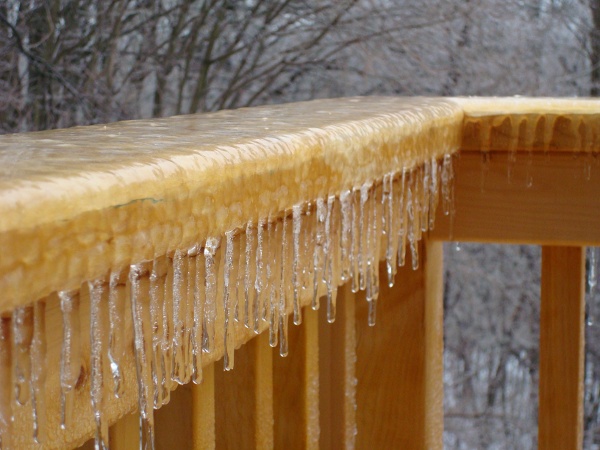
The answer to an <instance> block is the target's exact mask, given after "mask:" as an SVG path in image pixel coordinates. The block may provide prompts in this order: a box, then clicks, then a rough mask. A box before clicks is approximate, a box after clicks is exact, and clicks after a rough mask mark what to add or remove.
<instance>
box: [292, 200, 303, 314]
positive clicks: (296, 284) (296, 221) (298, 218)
mask: <svg viewBox="0 0 600 450" xmlns="http://www.w3.org/2000/svg"><path fill="white" fill-rule="evenodd" d="M301 231H302V205H294V206H293V207H292V235H293V238H292V240H293V242H292V245H293V251H294V253H293V258H292V259H293V262H292V285H293V289H294V300H293V301H294V325H300V324H301V323H302V308H301V307H300V286H301V284H300V273H299V265H300V232H301Z"/></svg>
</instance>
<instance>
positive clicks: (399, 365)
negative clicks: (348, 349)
mask: <svg viewBox="0 0 600 450" xmlns="http://www.w3.org/2000/svg"><path fill="white" fill-rule="evenodd" d="M420 248H421V252H422V254H421V258H422V259H421V260H422V266H421V267H420V268H419V269H418V270H416V271H413V270H412V268H410V267H409V266H410V260H409V261H408V262H407V265H406V266H405V267H403V268H401V269H400V270H399V271H398V274H397V275H396V281H395V284H394V287H392V288H388V287H387V285H385V283H382V286H381V292H380V296H379V302H378V306H377V325H376V326H375V327H373V328H371V327H369V326H368V324H367V314H368V306H367V302H366V300H365V299H364V296H363V295H357V298H356V301H357V304H356V310H357V315H356V320H357V322H356V327H357V336H358V348H357V358H358V359H357V369H356V371H357V377H358V386H357V403H358V409H357V423H358V436H357V447H358V448H364V449H367V448H407V449H408V448H409V449H442V446H443V441H442V433H443V417H444V409H443V296H442V288H443V270H442V244H441V243H440V242H426V243H425V244H424V245H421V246H420ZM381 268H382V269H383V268H384V266H383V265H382V266H381ZM383 275H384V274H383V273H382V277H381V278H382V280H385V277H384V276H383Z"/></svg>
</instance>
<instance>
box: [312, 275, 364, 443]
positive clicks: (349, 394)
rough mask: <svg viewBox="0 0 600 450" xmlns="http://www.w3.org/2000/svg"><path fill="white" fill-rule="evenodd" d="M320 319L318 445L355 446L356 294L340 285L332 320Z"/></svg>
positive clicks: (323, 316) (322, 314) (346, 285)
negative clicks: (319, 431)
mask: <svg viewBox="0 0 600 450" xmlns="http://www.w3.org/2000/svg"><path fill="white" fill-rule="evenodd" d="M320 316H321V317H320V319H319V320H320V322H319V368H320V369H319V372H320V374H319V390H320V392H319V403H320V408H319V409H320V411H319V415H320V429H321V436H320V448H322V449H327V448H354V444H355V439H356V409H355V408H356V329H355V295H354V294H353V293H352V291H351V288H350V284H349V283H346V284H345V285H344V286H340V288H339V291H338V299H337V317H336V319H335V322H334V323H332V324H330V323H327V320H326V316H327V311H326V308H321V312H320Z"/></svg>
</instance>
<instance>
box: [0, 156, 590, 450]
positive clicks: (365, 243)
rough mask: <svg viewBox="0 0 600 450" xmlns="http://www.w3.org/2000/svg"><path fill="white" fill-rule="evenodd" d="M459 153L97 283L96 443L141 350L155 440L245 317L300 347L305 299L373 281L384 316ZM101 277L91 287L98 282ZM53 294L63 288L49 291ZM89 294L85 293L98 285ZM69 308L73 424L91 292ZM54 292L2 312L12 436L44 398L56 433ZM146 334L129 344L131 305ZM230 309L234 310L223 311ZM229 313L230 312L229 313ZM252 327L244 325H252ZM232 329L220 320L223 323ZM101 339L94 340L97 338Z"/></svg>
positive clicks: (0, 354) (145, 409)
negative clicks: (49, 392)
mask: <svg viewBox="0 0 600 450" xmlns="http://www.w3.org/2000/svg"><path fill="white" fill-rule="evenodd" d="M452 159H453V158H452V155H450V154H448V155H445V156H444V157H443V159H442V160H441V161H438V160H437V159H435V158H432V159H430V160H427V161H425V162H424V163H423V164H422V165H421V166H418V167H407V168H401V169H400V170H398V171H391V172H388V173H386V174H384V175H383V177H382V178H381V179H379V180H368V181H366V182H365V183H363V184H362V185H360V186H353V187H351V188H350V189H345V190H342V191H341V192H339V193H329V194H327V195H324V196H322V197H319V198H317V199H316V201H314V202H304V203H298V204H296V205H293V206H292V208H291V211H290V210H288V211H286V212H282V213H281V214H279V215H275V214H271V215H269V216H268V217H262V218H258V220H257V221H249V222H248V223H246V224H245V225H244V226H242V227H239V228H236V229H232V230H229V231H227V232H226V233H224V235H222V236H210V237H208V238H206V239H205V240H199V241H197V243H196V244H195V245H192V246H191V247H188V248H185V249H174V250H173V251H171V252H169V253H167V254H166V255H161V256H157V257H156V258H155V259H153V260H152V261H147V262H143V263H139V264H132V265H131V266H129V267H122V268H116V269H113V270H112V271H111V272H110V273H107V274H106V275H105V276H102V277H99V278H97V279H94V280H91V281H89V282H87V283H84V285H83V288H82V289H84V294H86V293H87V292H89V307H90V316H89V317H90V334H89V339H90V341H89V344H90V345H89V347H90V378H89V382H90V391H89V393H90V403H91V406H92V411H93V417H94V420H95V424H96V440H95V443H96V448H98V449H103V448H107V447H108V421H107V420H106V418H105V414H106V406H107V404H108V402H109V400H110V397H111V396H115V397H122V396H123V394H124V392H125V384H124V383H125V381H124V373H123V370H124V366H123V364H124V361H125V358H127V357H129V356H130V355H128V352H131V348H133V352H134V353H133V356H134V360H135V367H136V373H137V385H138V402H139V404H138V406H139V411H140V443H141V444H140V445H141V448H143V449H152V448H154V416H153V410H154V409H156V408H160V407H161V406H162V405H164V404H166V403H168V402H169V399H170V391H171V390H173V389H174V388H175V387H176V385H177V384H184V383H188V382H189V381H193V382H194V383H200V382H202V379H203V375H202V366H203V353H214V352H215V351H216V350H217V347H218V349H219V351H220V345H219V344H216V343H215V339H216V336H219V339H220V337H221V335H220V332H219V333H217V331H216V330H217V329H218V327H219V326H222V327H223V328H222V329H223V341H222V342H223V354H224V366H225V370H231V369H233V367H234V348H235V345H236V327H242V326H243V327H245V328H247V329H252V330H254V332H256V333H258V332H260V331H262V330H263V329H265V328H266V327H267V326H268V328H269V342H270V345H271V346H273V347H274V346H277V345H279V353H280V355H281V356H286V355H287V354H288V350H289V342H288V322H289V315H292V318H293V323H294V324H296V325H298V324H300V323H301V322H302V307H303V306H305V305H306V304H307V303H310V304H311V306H312V307H313V308H314V309H317V308H319V304H320V300H321V299H322V298H323V299H326V317H327V321H328V322H333V321H334V320H335V317H336V309H337V288H338V286H340V285H341V284H343V283H345V282H350V283H351V287H352V291H353V292H358V291H359V290H363V291H365V297H366V300H367V302H368V324H369V325H371V326H372V325H374V324H375V322H376V307H377V300H378V296H379V273H380V272H379V263H380V260H383V261H385V267H386V272H387V283H388V284H389V285H390V286H392V284H393V283H394V279H395V275H396V272H397V267H398V266H403V265H404V261H405V253H406V249H407V247H408V249H409V250H410V253H411V260H412V266H413V268H414V269H416V268H418V266H419V240H420V239H421V238H422V234H423V232H427V231H428V230H430V229H432V228H433V226H434V223H435V213H436V208H437V205H438V201H439V200H440V197H441V201H442V208H443V211H444V213H445V214H449V215H451V222H452V214H453V212H454V193H453V187H452V183H453V179H454V171H453V167H452V164H453V161H452ZM597 260H598V249H590V253H589V257H588V285H589V287H590V289H593V288H594V287H595V286H596V283H597V278H596V277H597V275H596V273H597ZM85 289H87V291H85ZM49 298H50V297H49ZM84 298H85V297H84ZM58 299H59V300H60V310H61V314H62V326H63V328H62V337H63V339H62V345H61V355H60V362H59V366H60V377H59V379H60V424H61V427H62V428H67V427H68V426H69V425H70V424H72V423H73V422H74V421H75V420H76V418H75V417H73V407H74V394H75V389H76V386H77V385H78V382H80V377H81V371H82V363H83V358H82V356H83V355H82V337H81V324H80V320H81V319H80V308H81V306H80V303H81V300H80V290H73V291H60V292H58ZM46 301H47V299H44V300H40V301H38V302H36V303H33V304H31V305H27V306H23V307H19V308H16V309H15V310H14V311H13V312H12V314H11V315H10V316H9V317H2V318H1V319H0V448H6V447H9V446H10V443H11V442H10V440H11V437H10V430H11V427H12V426H13V425H12V423H13V411H14V410H15V408H20V407H22V406H23V405H26V404H28V403H31V410H32V419H33V420H32V422H33V433H32V435H33V439H34V440H35V441H36V442H38V443H44V442H45V439H46V435H47V431H46V428H47V427H46V405H45V384H46V378H47V377H46V366H47V364H46V358H47V357H46V323H45V315H46ZM128 308H129V309H130V311H131V319H132V323H133V334H134V343H133V344H134V345H133V347H131V344H130V343H129V342H127V337H126V336H127V335H126V332H125V330H126V329H127V325H128V323H129V322H128V321H127V318H126V314H127V309H128ZM221 308H222V309H221ZM217 321H222V322H221V323H217ZM238 329H239V328H238ZM219 330H220V328H219ZM84 347H87V346H84Z"/></svg>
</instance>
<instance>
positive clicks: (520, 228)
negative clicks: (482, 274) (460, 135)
mask: <svg viewBox="0 0 600 450" xmlns="http://www.w3.org/2000/svg"><path fill="white" fill-rule="evenodd" d="M516 157H517V161H516V164H515V165H514V167H513V169H512V174H511V176H510V177H509V176H508V161H507V153H506V152H492V153H491V154H490V158H491V159H490V161H489V165H488V167H487V168H485V167H484V164H483V162H482V154H481V152H464V151H463V152H461V153H460V157H458V158H457V160H456V163H455V166H456V180H455V183H454V192H455V198H456V201H455V208H456V213H455V215H454V217H453V221H452V220H451V217H450V216H445V215H444V213H443V211H442V208H438V209H437V217H436V225H435V229H434V230H433V232H432V233H431V234H430V236H431V237H432V238H433V239H439V240H455V241H463V242H497V243H507V244H540V245H575V246H578V245H600V214H598V211H600V195H598V193H599V192H600V160H599V159H598V158H594V157H592V156H591V155H583V154H582V155H581V156H580V157H578V158H574V157H573V155H572V154H567V153H548V154H546V155H544V154H542V153H535V154H533V155H532V156H531V163H529V158H530V156H529V155H528V154H527V153H518V154H517V156H516ZM588 165H589V166H588ZM587 167H589V169H590V170H591V176H590V178H589V179H586V171H587ZM528 177H531V180H532V185H531V187H527V182H526V180H527V178H528Z"/></svg>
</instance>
